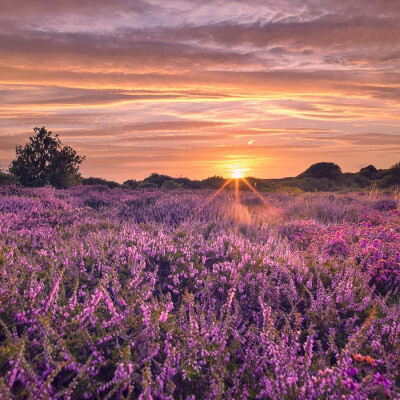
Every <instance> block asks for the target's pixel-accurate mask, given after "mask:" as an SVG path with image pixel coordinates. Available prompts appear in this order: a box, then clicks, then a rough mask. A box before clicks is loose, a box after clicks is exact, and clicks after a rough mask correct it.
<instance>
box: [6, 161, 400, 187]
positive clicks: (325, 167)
mask: <svg viewBox="0 0 400 400" xmlns="http://www.w3.org/2000/svg"><path fill="white" fill-rule="evenodd" d="M246 179H247V181H248V182H249V183H250V184H251V185H252V186H254V187H255V188H256V189H257V190H259V191H272V192H273V191H277V190H283V191H289V192H296V191H298V192H300V191H304V192H314V191H343V190H344V191H347V190H349V191H350V190H358V189H368V188H381V189H387V188H394V187H396V186H400V162H399V163H397V164H395V165H394V166H392V167H391V168H388V169H377V168H375V167H374V166H373V165H368V166H367V167H365V168H361V170H360V171H358V172H355V173H350V172H346V173H343V172H342V170H341V168H340V167H339V166H338V165H337V164H334V163H329V162H321V163H317V164H313V165H311V166H310V167H309V168H308V169H307V170H306V171H304V172H303V173H301V174H300V175H298V176H296V177H290V178H281V179H260V178H253V177H247V178H246ZM225 182H226V178H224V177H222V176H212V177H209V178H206V179H203V180H192V179H189V178H174V177H172V176H168V175H162V174H157V173H153V174H151V175H150V176H148V177H147V178H145V179H143V180H141V181H137V180H134V179H129V180H127V181H125V182H124V183H122V184H120V183H118V182H115V181H109V180H106V179H103V178H95V177H90V178H80V179H79V181H77V182H76V184H81V185H104V186H107V187H109V188H111V189H114V188H129V189H214V190H215V189H218V188H220V187H221V186H222V185H223V184H224V183H225ZM7 184H18V181H17V180H16V179H15V177H14V176H12V175H10V174H7V173H0V185H7ZM227 187H228V189H229V188H231V189H233V188H234V182H233V181H232V183H231V184H230V185H228V186H227ZM240 189H241V190H249V188H248V186H247V185H246V184H245V183H244V182H242V181H240Z"/></svg>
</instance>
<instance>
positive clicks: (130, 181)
mask: <svg viewBox="0 0 400 400" xmlns="http://www.w3.org/2000/svg"><path fill="white" fill-rule="evenodd" d="M122 186H124V187H127V188H129V189H137V188H138V187H139V182H138V181H137V180H135V179H128V180H127V181H125V182H124V183H123V184H122Z"/></svg>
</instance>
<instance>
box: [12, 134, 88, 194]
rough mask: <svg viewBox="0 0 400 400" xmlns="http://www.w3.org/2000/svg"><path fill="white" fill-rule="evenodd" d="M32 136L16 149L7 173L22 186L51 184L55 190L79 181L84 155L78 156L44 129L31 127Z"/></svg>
mask: <svg viewBox="0 0 400 400" xmlns="http://www.w3.org/2000/svg"><path fill="white" fill-rule="evenodd" d="M34 132H35V135H34V136H31V137H30V138H29V141H28V143H27V144H26V145H25V147H21V146H17V147H16V148H15V152H16V156H17V157H16V159H15V160H14V161H13V162H12V164H11V168H10V173H11V174H12V175H13V176H14V177H16V178H17V179H18V182H19V183H20V184H21V185H22V186H28V187H40V186H45V185H52V186H54V187H55V188H57V189H61V188H68V187H70V186H74V185H77V184H79V183H81V177H80V175H79V165H80V164H81V163H82V161H83V160H84V157H81V156H78V154H77V153H76V151H75V150H74V149H73V148H72V147H70V146H64V145H63V144H62V143H61V141H60V139H59V138H58V135H55V136H53V135H52V132H51V131H47V130H46V128H44V127H42V128H34Z"/></svg>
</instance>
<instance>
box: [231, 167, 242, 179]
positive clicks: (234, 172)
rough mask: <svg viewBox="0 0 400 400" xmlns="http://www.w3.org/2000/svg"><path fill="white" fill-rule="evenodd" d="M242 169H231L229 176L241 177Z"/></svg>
mask: <svg viewBox="0 0 400 400" xmlns="http://www.w3.org/2000/svg"><path fill="white" fill-rule="evenodd" d="M243 172H244V171H243V170H242V169H233V170H232V171H231V176H232V178H233V179H241V178H243Z"/></svg>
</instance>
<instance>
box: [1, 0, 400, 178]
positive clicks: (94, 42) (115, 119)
mask: <svg viewBox="0 0 400 400" xmlns="http://www.w3.org/2000/svg"><path fill="white" fill-rule="evenodd" d="M0 54H1V60H0V165H2V166H5V165H7V164H9V163H10V162H11V160H12V159H13V157H14V154H15V152H14V149H15V146H16V145H18V144H24V143H25V142H26V140H27V138H28V137H29V136H30V135H31V134H32V128H33V127H35V126H38V127H40V126H46V128H48V129H49V130H52V131H53V132H54V133H58V134H59V135H60V138H61V140H62V141H63V143H65V144H69V145H71V146H72V147H74V148H76V149H77V150H78V152H79V153H80V154H82V155H85V156H86V160H85V162H84V163H83V165H82V168H81V172H82V174H83V176H99V177H103V178H106V179H113V180H116V181H119V182H123V181H124V180H127V179H132V178H135V179H143V178H144V177H146V176H148V175H149V174H150V173H152V172H158V173H163V174H169V175H172V176H175V177H177V176H181V175H182V176H188V177H190V178H198V179H201V178H205V177H207V176H213V175H222V176H226V177H229V176H232V177H235V175H236V174H237V173H236V172H232V171H233V170H238V171H239V170H241V171H242V173H243V175H244V176H254V177H261V178H278V177H285V176H294V175H297V174H299V173H301V172H302V171H304V170H305V169H306V168H307V167H308V166H309V165H310V164H312V163H315V162H319V161H331V162H335V163H337V164H339V165H340V166H341V167H342V169H343V170H344V171H349V172H354V171H357V170H359V169H360V168H361V167H364V166H366V165H369V164H374V165H375V166H376V167H378V168H386V167H388V166H390V165H392V164H394V163H395V162H397V161H399V159H400V130H399V128H400V111H399V110H400V89H399V82H400V76H399V71H400V2H397V1H386V2H382V1H376V2H372V1H370V0H354V1H352V2H348V1H345V0H321V1H318V2H316V1H314V0H301V1H300V0H269V1H258V0H243V1H240V2H238V1H237V0H221V1H219V2H218V8H216V7H215V2H214V1H211V0H201V1H200V2H197V1H196V2H194V1H189V0H163V1H161V0H151V1H150V0H140V1H139V0H138V1H131V2H128V1H125V0H115V1H112V2H110V1H108V0H88V1H83V2H82V1H78V0H69V1H68V2H67V1H65V2H63V1H57V2H49V1H47V0H30V1H29V2H27V1H24V0H15V1H12V2H11V1H6V2H5V4H2V6H1V7H0ZM238 177H239V176H238ZM240 177H242V176H240Z"/></svg>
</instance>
